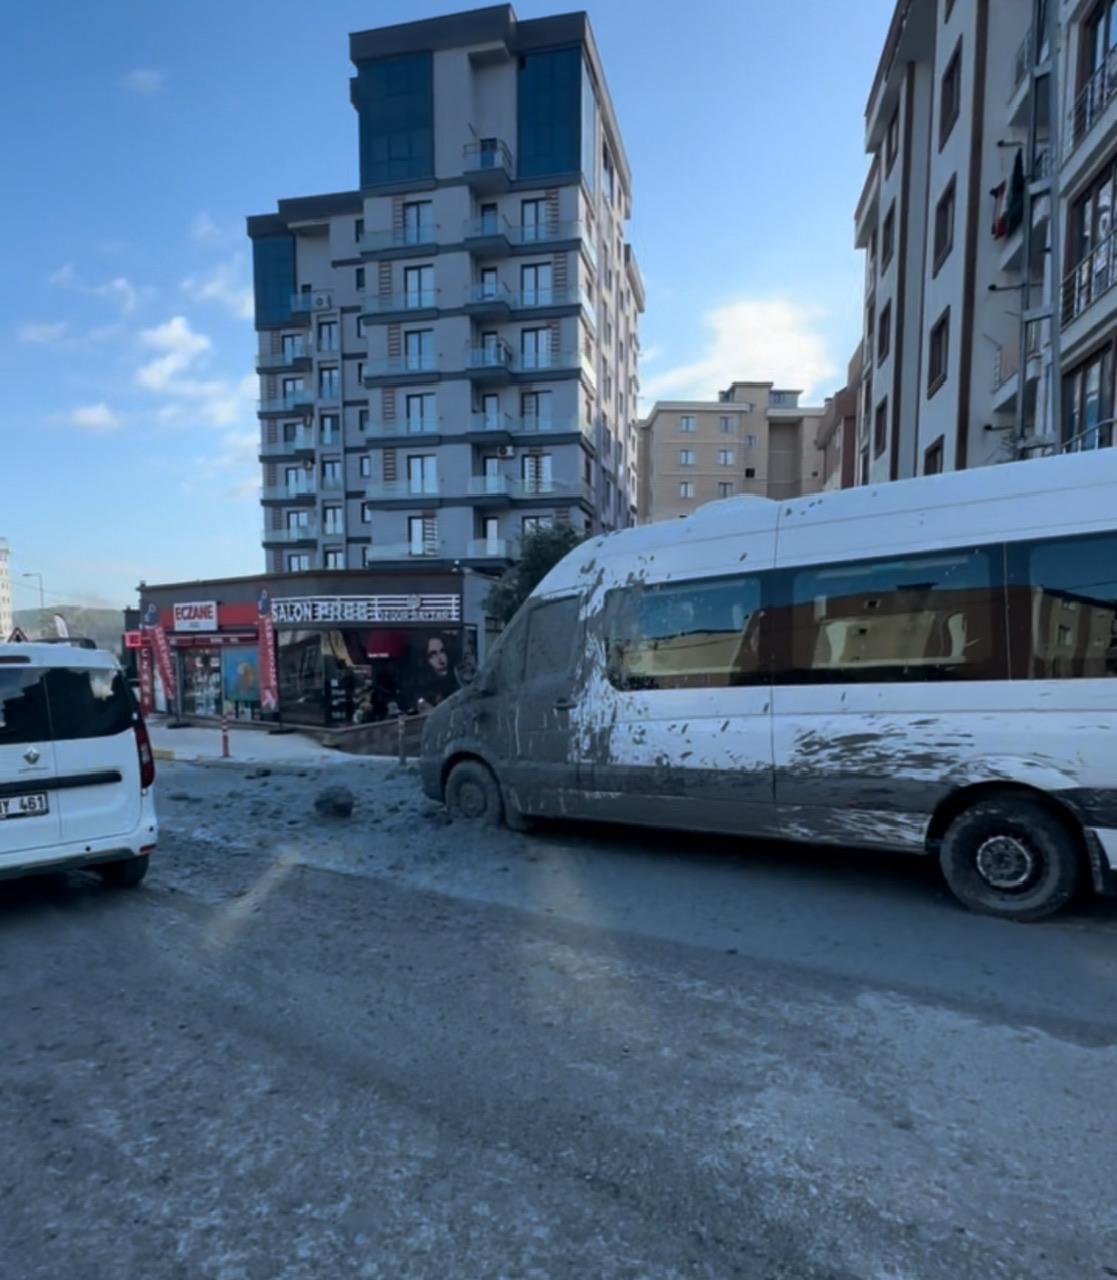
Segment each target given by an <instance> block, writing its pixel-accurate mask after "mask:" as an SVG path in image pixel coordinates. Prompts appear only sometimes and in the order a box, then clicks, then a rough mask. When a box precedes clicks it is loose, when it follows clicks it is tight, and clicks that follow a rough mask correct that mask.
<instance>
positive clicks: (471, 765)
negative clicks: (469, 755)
mask: <svg viewBox="0 0 1117 1280" xmlns="http://www.w3.org/2000/svg"><path fill="white" fill-rule="evenodd" d="M446 808H447V809H449V811H450V817H451V818H454V819H456V820H465V821H468V822H479V823H481V825H482V826H485V827H499V826H500V822H501V819H502V818H503V817H504V805H503V803H502V802H501V798H500V787H499V786H497V781H496V779H495V778H494V777H493V775H492V772H491V770H490V769H488V768H487V767H486V766H485V765H483V764H482V763H481V762H480V760H463V761H462V762H461V763H460V764H456V765H454V767H453V769H451V770H450V776H449V778H447V779H446Z"/></svg>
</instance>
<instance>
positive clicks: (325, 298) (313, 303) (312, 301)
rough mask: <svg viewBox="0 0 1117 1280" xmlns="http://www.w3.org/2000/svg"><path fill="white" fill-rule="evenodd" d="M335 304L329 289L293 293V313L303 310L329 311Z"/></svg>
mask: <svg viewBox="0 0 1117 1280" xmlns="http://www.w3.org/2000/svg"><path fill="white" fill-rule="evenodd" d="M333 305H334V297H333V294H332V293H331V292H330V291H329V289H312V290H311V291H310V292H309V293H293V294H291V311H292V313H297V312H302V311H329V310H330V308H331V307H332V306H333Z"/></svg>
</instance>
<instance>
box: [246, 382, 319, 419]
mask: <svg viewBox="0 0 1117 1280" xmlns="http://www.w3.org/2000/svg"><path fill="white" fill-rule="evenodd" d="M313 407H314V392H313V391H312V390H311V389H310V388H309V387H300V388H299V389H298V390H290V391H285V392H284V393H283V394H282V395H280V396H273V397H271V398H270V399H264V400H258V401H257V402H256V412H257V413H258V414H271V413H280V414H282V413H308V412H309V411H310V410H311V409H312V408H313Z"/></svg>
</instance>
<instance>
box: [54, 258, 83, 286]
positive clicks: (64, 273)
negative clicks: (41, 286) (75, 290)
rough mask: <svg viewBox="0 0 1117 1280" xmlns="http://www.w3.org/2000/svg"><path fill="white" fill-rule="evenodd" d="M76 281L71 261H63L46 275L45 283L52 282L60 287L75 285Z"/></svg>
mask: <svg viewBox="0 0 1117 1280" xmlns="http://www.w3.org/2000/svg"><path fill="white" fill-rule="evenodd" d="M77 282H78V273H77V272H76V271H75V270H74V264H73V263H72V262H64V263H63V264H62V266H60V267H59V268H58V270H57V271H52V272H51V274H50V275H49V276H47V284H53V285H55V286H57V287H58V288H60V289H68V288H72V287H76V285H77Z"/></svg>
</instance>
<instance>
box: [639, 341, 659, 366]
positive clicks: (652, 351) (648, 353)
mask: <svg viewBox="0 0 1117 1280" xmlns="http://www.w3.org/2000/svg"><path fill="white" fill-rule="evenodd" d="M662 355H663V348H662V347H657V346H656V345H655V344H654V343H653V344H652V346H650V347H644V348H643V349H642V350H641V352H640V363H641V364H651V363H652V361H654V360H659V359H660V358H661V357H662Z"/></svg>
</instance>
